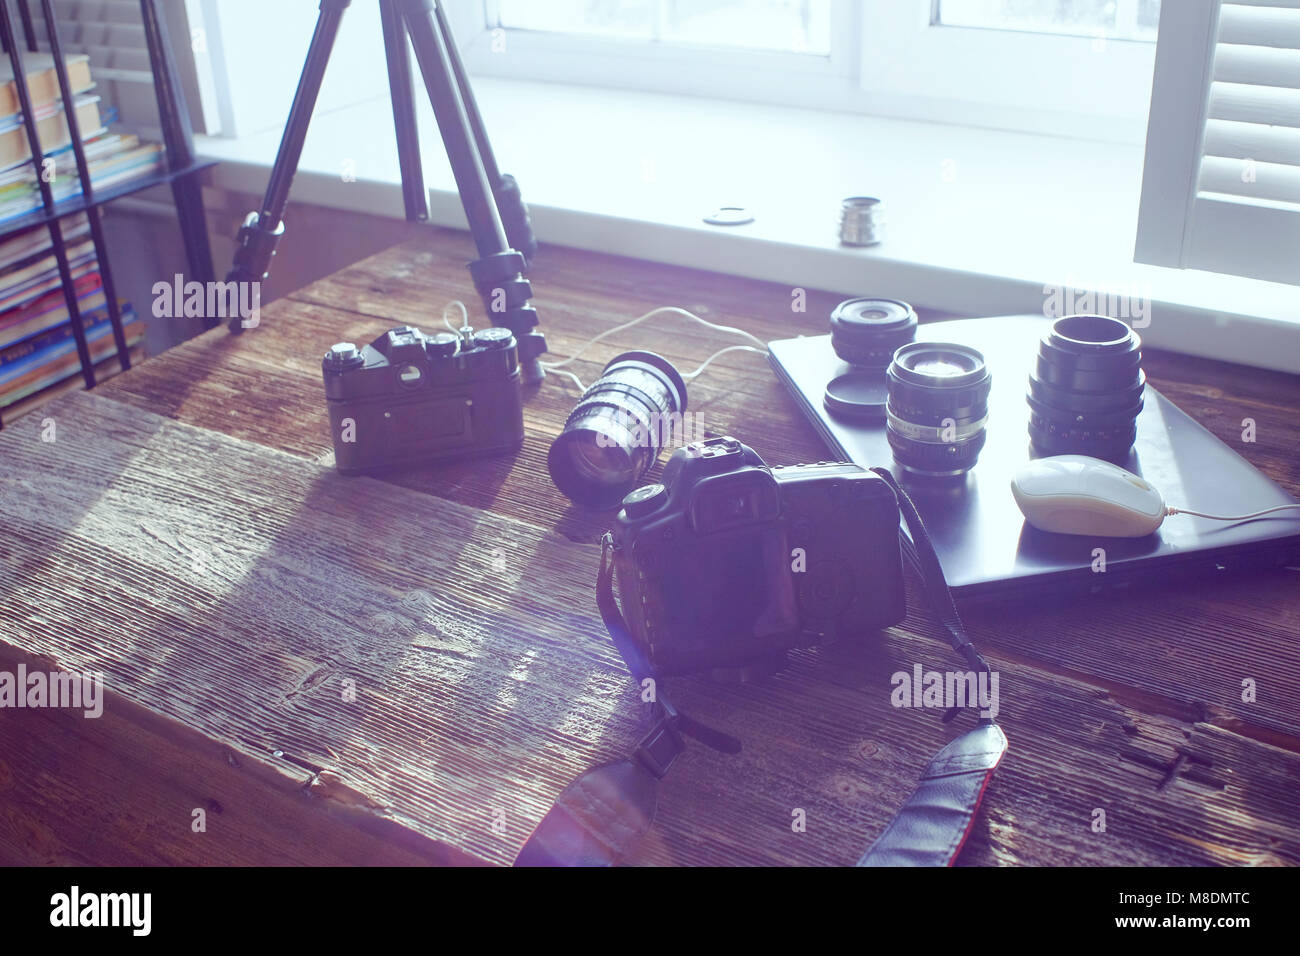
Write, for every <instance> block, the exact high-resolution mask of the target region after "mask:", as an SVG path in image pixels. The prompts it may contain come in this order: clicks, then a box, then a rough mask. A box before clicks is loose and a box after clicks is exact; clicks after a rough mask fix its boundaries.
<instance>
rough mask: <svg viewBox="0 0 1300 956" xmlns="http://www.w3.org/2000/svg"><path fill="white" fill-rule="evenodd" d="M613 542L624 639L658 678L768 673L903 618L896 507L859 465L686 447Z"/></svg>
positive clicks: (723, 441)
mask: <svg viewBox="0 0 1300 956" xmlns="http://www.w3.org/2000/svg"><path fill="white" fill-rule="evenodd" d="M611 537H612V539H613V557H614V568H615V573H616V574H617V578H618V587H619V593H620V595H621V598H622V605H623V615H624V617H625V618H626V620H627V624H628V630H629V632H630V634H631V636H632V639H633V640H634V641H635V642H636V643H637V645H638V646H639V648H640V650H641V651H642V652H643V653H644V655H645V656H646V658H647V660H648V661H649V663H650V665H651V666H652V667H653V668H654V669H655V671H656V672H657V673H659V674H662V675H664V676H669V675H673V674H682V673H691V672H697V671H708V670H724V671H725V670H728V669H732V668H748V667H756V668H765V667H770V666H771V665H772V664H773V663H776V662H779V661H780V660H781V659H782V658H783V656H784V652H785V651H786V650H788V649H790V648H795V647H809V646H812V645H815V644H822V643H825V642H828V641H831V640H835V639H837V638H841V637H851V636H854V635H860V634H866V633H869V632H872V631H875V630H878V629H879V628H882V627H887V626H889V625H892V624H897V623H899V622H900V621H901V620H902V619H903V616H904V613H905V610H906V604H905V600H904V593H903V572H902V555H901V551H900V546H899V509H898V501H897V499H896V497H895V496H894V491H893V489H892V488H890V487H889V485H888V484H887V483H886V482H885V481H884V480H883V479H882V478H880V477H879V476H877V475H875V474H873V473H871V472H870V471H868V470H866V469H864V468H862V467H860V466H858V465H853V464H828V463H820V464H816V465H792V466H789V467H784V468H769V467H768V466H767V465H765V464H764V463H763V459H762V458H760V457H759V456H758V454H757V453H756V452H755V451H754V450H753V449H752V448H749V447H748V446H747V445H744V444H741V443H740V442H739V441H736V439H734V438H714V439H710V440H708V441H702V442H697V443H694V444H691V445H686V446H685V447H683V448H679V449H678V450H677V451H676V452H674V454H673V455H672V457H671V458H670V459H669V460H668V464H667V465H665V466H664V474H663V482H662V484H652V485H647V486H645V487H642V488H639V489H637V490H636V491H633V492H631V493H630V494H629V495H627V497H625V498H624V499H623V505H622V508H621V509H620V511H619V512H618V515H617V517H616V519H615V527H614V530H613V531H612V532H611Z"/></svg>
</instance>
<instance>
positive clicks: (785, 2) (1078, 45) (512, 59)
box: [465, 0, 1159, 145]
mask: <svg viewBox="0 0 1300 956" xmlns="http://www.w3.org/2000/svg"><path fill="white" fill-rule="evenodd" d="M1158 11H1159V0H888V2H883V0H881V2H869V3H868V2H858V0H690V2H687V0H550V2H547V3H536V2H529V0H487V3H486V6H485V14H486V18H485V19H486V25H487V26H486V29H485V30H483V31H482V32H480V33H479V35H478V36H477V37H474V38H473V39H472V40H471V42H469V43H468V44H467V49H466V52H465V58H466V62H467V63H468V65H469V68H470V71H471V72H472V73H474V74H476V75H489V76H505V77H511V78H516V79H532V80H545V81H552V82H560V83H576V84H583V85H595V86H603V87H610V86H614V87H621V88H625V89H638V90H649V91H657V92H670V93H686V94H694V95H703V96H714V97H720V98H726V99H740V100H751V101H758V102H764V103H776V104H782V105H793V106H805V107H812V108H816V109H828V110H837V111H845V112H861V113H872V114H876V115H882V116H897V117H901V118H907V119H922V120H932V121H938V122H955V123H962V124H965V125H977V126H990V127H996V128H1002V129H1015V130H1026V131H1034V132H1047V133H1054V134H1060V135H1066V136H1072V137H1080V136H1082V137H1086V138H1088V139H1101V140H1108V141H1117V142H1127V143H1131V144H1133V145H1138V144H1140V143H1141V142H1142V136H1143V133H1144V130H1145V121H1146V102H1147V98H1148V96H1149V94H1150V80H1151V65H1152V62H1153V59H1154V43H1153V42H1152V41H1153V40H1154V36H1155V32H1154V26H1155V21H1156V17H1157V15H1158Z"/></svg>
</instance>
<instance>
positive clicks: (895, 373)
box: [885, 342, 992, 475]
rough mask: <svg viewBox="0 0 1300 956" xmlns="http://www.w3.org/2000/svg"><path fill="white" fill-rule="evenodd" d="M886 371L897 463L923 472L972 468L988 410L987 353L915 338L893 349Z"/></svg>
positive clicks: (888, 424) (888, 431) (888, 429)
mask: <svg viewBox="0 0 1300 956" xmlns="http://www.w3.org/2000/svg"><path fill="white" fill-rule="evenodd" d="M885 377H886V379H887V381H888V384H889V398H888V400H887V402H886V404H885V435H886V438H888V440H889V447H890V448H891V449H893V451H894V458H895V459H896V460H897V461H898V463H899V464H900V465H902V466H903V467H904V468H905V469H907V470H908V471H910V472H914V473H916V474H921V475H959V474H962V473H963V472H966V471H969V470H970V469H971V468H972V467H973V466H974V465H975V462H976V460H977V459H978V458H979V454H980V449H982V448H983V447H984V437H985V436H984V426H985V424H986V423H987V422H988V416H989V389H990V387H991V386H992V378H991V376H990V375H989V371H988V368H987V367H986V366H985V364H984V356H983V355H981V354H980V353H979V352H977V351H975V350H974V349H973V348H970V347H968V346H965V345H952V344H948V343H941V342H914V343H913V344H911V345H905V346H903V347H902V348H900V349H899V350H898V351H897V352H896V353H895V354H894V360H893V362H891V363H890V366H889V370H888V371H887V372H886V373H885Z"/></svg>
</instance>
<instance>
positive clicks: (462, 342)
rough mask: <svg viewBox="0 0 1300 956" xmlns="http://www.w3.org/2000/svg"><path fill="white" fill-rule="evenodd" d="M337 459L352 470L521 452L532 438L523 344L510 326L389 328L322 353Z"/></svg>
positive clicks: (342, 468)
mask: <svg viewBox="0 0 1300 956" xmlns="http://www.w3.org/2000/svg"><path fill="white" fill-rule="evenodd" d="M321 372H322V374H323V375H324V378H325V400H326V404H327V405H328V407H329V416H330V434H331V436H332V438H333V440H334V461H335V463H336V464H337V465H338V469H339V471H341V472H343V473H344V474H364V473H367V472H374V471H381V470H383V469H385V468H391V467H393V466H396V465H405V464H412V463H416V462H432V461H445V460H447V459H453V458H468V457H472V456H478V455H491V454H499V453H505V452H510V451H516V450H518V449H519V447H520V446H521V445H522V444H523V440H524V412H523V401H522V398H521V396H520V391H519V379H520V373H519V350H518V348H517V346H516V344H515V337H514V335H513V333H511V331H510V330H509V329H506V328H500V327H497V326H492V327H490V328H485V329H480V330H478V331H477V332H476V331H474V330H473V329H471V328H469V327H466V328H463V329H461V330H460V333H459V334H456V333H453V332H438V333H435V334H434V335H429V336H426V335H425V334H424V333H423V332H421V331H420V330H419V329H414V328H411V327H410V326H401V327H399V328H395V329H390V330H389V331H387V332H385V333H384V334H383V335H381V336H379V337H378V338H377V339H375V340H374V341H373V342H371V343H370V344H369V345H367V346H365V347H364V348H362V349H358V348H357V347H356V346H355V345H353V344H352V343H351V342H342V343H340V344H338V345H335V346H334V347H333V348H332V349H330V350H329V352H327V353H326V354H325V357H324V359H322V360H321Z"/></svg>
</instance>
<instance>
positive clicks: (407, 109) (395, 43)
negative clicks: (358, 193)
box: [379, 0, 429, 222]
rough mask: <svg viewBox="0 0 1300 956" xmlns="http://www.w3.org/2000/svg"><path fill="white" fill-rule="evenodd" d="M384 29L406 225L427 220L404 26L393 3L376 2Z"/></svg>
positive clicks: (383, 0) (386, 0)
mask: <svg viewBox="0 0 1300 956" xmlns="http://www.w3.org/2000/svg"><path fill="white" fill-rule="evenodd" d="M379 17H380V19H381V20H382V21H383V27H384V54H385V57H386V58H387V60H388V92H389V98H390V99H391V100H392V101H393V129H394V131H395V132H396V133H397V162H398V166H399V167H400V168H401V171H402V202H403V205H404V206H405V208H406V218H407V221H408V222H424V221H425V220H427V219H428V218H429V205H428V197H427V196H426V195H425V192H424V173H423V171H422V170H421V169H420V137H419V133H418V132H417V131H416V127H415V100H414V98H413V97H412V94H411V61H410V58H409V57H407V55H406V26H405V24H403V23H402V14H401V12H400V11H399V10H398V9H397V6H396V3H395V0H379Z"/></svg>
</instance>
